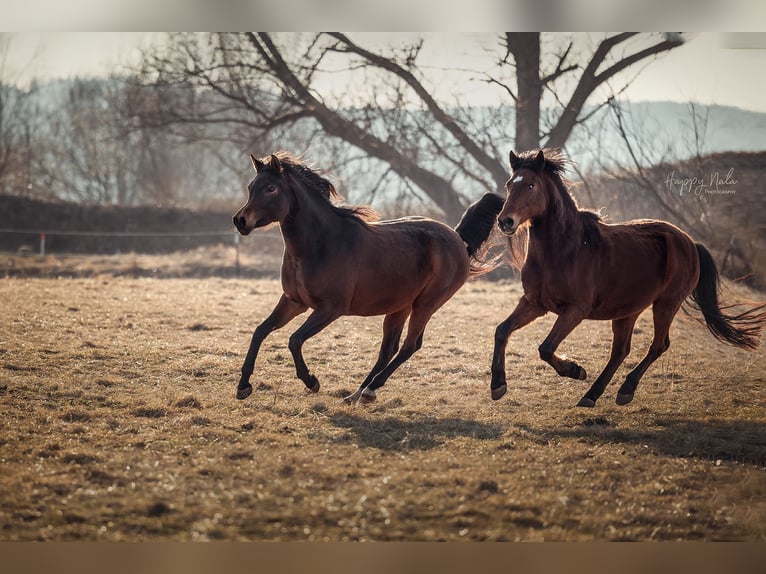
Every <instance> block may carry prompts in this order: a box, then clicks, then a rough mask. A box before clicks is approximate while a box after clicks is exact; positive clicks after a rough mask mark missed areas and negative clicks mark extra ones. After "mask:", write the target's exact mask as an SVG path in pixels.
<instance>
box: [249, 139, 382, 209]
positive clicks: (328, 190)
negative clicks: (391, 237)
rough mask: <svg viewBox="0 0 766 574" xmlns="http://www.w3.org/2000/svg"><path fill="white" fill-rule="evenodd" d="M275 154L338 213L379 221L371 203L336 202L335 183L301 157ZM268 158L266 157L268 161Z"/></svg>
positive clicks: (285, 168)
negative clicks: (338, 203) (344, 203)
mask: <svg viewBox="0 0 766 574" xmlns="http://www.w3.org/2000/svg"><path fill="white" fill-rule="evenodd" d="M274 155H276V156H277V158H278V159H279V162H280V164H281V165H282V169H283V171H284V173H285V174H287V175H289V176H290V177H291V178H292V179H293V180H294V181H295V182H296V183H298V184H299V185H300V186H301V187H303V188H304V189H305V190H307V191H308V192H310V193H312V192H313V194H314V195H316V196H318V197H321V198H322V199H323V200H324V201H325V202H326V203H327V206H328V207H330V208H331V209H332V210H333V211H335V212H336V213H338V214H340V215H343V216H345V217H353V218H355V219H357V220H359V221H362V222H367V221H377V220H378V219H379V216H378V214H377V212H376V211H375V210H374V209H373V208H372V207H370V206H369V205H337V204H336V203H335V202H336V201H337V200H340V199H341V196H340V194H339V193H338V192H337V190H336V189H335V186H334V185H333V183H332V182H331V181H330V180H329V179H327V178H326V177H324V176H323V175H322V174H321V173H320V172H319V171H318V170H316V169H314V168H312V167H311V166H309V165H308V164H306V163H305V162H303V161H301V159H300V158H297V157H295V156H294V155H293V154H291V153H290V152H287V151H278V152H276V153H275V154H274ZM267 159H268V158H264V161H266V160H267Z"/></svg>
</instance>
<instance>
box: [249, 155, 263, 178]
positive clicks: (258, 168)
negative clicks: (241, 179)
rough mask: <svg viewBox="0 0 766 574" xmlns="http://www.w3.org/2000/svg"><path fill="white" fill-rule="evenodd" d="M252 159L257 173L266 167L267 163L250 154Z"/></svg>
mask: <svg viewBox="0 0 766 574" xmlns="http://www.w3.org/2000/svg"><path fill="white" fill-rule="evenodd" d="M250 161H251V162H253V169H254V170H255V171H256V173H257V172H259V171H261V170H262V169H263V168H264V167H266V164H265V163H263V162H262V161H261V160H259V159H258V158H257V157H255V156H254V155H253V154H250Z"/></svg>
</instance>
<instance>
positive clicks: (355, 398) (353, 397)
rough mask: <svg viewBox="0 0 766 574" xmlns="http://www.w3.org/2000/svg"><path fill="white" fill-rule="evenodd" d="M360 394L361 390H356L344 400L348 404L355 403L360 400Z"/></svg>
mask: <svg viewBox="0 0 766 574" xmlns="http://www.w3.org/2000/svg"><path fill="white" fill-rule="evenodd" d="M360 395H361V393H360V392H359V391H355V392H353V393H351V394H350V395H349V396H347V397H346V398H344V399H343V402H344V403H346V404H347V405H353V404H354V403H355V402H356V401H358V400H359V396H360Z"/></svg>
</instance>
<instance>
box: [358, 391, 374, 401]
mask: <svg viewBox="0 0 766 574" xmlns="http://www.w3.org/2000/svg"><path fill="white" fill-rule="evenodd" d="M377 398H378V396H377V395H376V394H375V391H373V390H372V389H364V390H363V391H362V395H361V396H360V397H359V401H360V402H362V403H372V402H375V400H376V399H377Z"/></svg>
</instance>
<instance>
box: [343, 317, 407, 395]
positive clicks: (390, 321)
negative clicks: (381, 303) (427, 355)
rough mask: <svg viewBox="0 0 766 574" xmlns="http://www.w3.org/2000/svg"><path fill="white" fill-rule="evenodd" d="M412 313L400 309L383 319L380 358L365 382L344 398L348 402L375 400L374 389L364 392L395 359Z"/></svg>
mask: <svg viewBox="0 0 766 574" xmlns="http://www.w3.org/2000/svg"><path fill="white" fill-rule="evenodd" d="M409 314H410V309H409V308H408V309H405V310H403V311H399V312H398V313H391V314H389V315H386V317H385V319H383V340H382V341H381V343H380V351H379V353H378V360H377V361H375V365H374V366H373V367H372V370H371V371H370V374H369V375H367V378H365V379H364V382H363V383H362V384H361V385H359V388H358V389H357V390H356V391H355V392H354V393H352V394H350V395H349V396H347V397H346V398H344V399H343V400H344V401H345V402H347V403H355V402H357V401H358V400H359V399H360V398H361V399H362V401H365V400H375V393H374V391H371V392H369V391H368V392H367V394H366V395H365V394H364V392H365V391H366V390H367V386H368V385H369V384H370V382H371V381H372V379H373V378H374V377H375V375H377V374H378V373H379V372H380V371H382V370H383V368H384V367H385V366H386V365H388V363H389V362H390V361H391V359H393V357H394V355H396V352H397V351H398V350H399V341H400V339H401V336H402V331H403V330H404V323H405V322H406V321H407V317H408V316H409Z"/></svg>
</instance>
